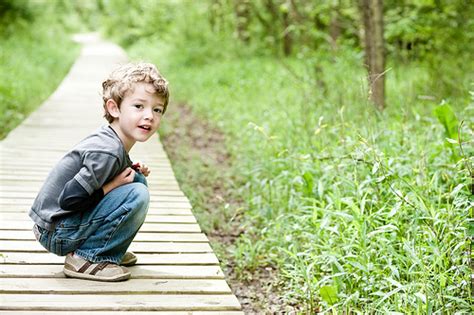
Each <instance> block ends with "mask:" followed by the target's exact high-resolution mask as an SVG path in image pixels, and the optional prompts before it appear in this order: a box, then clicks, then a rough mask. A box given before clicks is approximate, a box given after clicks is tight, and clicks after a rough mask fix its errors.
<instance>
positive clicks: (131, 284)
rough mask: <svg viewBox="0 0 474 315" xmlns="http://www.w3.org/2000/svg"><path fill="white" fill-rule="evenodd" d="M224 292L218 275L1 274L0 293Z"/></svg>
mask: <svg viewBox="0 0 474 315" xmlns="http://www.w3.org/2000/svg"><path fill="white" fill-rule="evenodd" d="M94 293H95V294H98V295H101V296H102V295H104V294H117V293H121V294H158V293H161V294H208V293H210V294H228V293H231V291H230V288H229V286H228V285H227V283H226V282H225V280H220V279H130V280H128V281H127V282H126V284H124V283H120V282H100V281H84V280H80V279H62V278H54V279H48V278H32V279H31V278H30V279H28V278H4V279H2V281H0V294H94Z"/></svg>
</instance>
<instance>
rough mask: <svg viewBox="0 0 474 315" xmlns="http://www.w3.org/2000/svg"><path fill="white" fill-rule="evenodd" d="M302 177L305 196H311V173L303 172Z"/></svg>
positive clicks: (312, 184)
mask: <svg viewBox="0 0 474 315" xmlns="http://www.w3.org/2000/svg"><path fill="white" fill-rule="evenodd" d="M303 179H304V181H305V184H306V185H305V193H306V195H307V196H311V195H312V194H313V186H314V181H313V175H312V174H311V173H310V172H305V173H304V174H303Z"/></svg>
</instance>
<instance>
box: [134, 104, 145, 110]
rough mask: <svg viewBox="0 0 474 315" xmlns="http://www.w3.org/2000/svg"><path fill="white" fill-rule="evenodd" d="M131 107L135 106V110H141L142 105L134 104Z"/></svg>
mask: <svg viewBox="0 0 474 315" xmlns="http://www.w3.org/2000/svg"><path fill="white" fill-rule="evenodd" d="M133 106H135V108H138V109H141V108H143V105H142V104H135V105H133Z"/></svg>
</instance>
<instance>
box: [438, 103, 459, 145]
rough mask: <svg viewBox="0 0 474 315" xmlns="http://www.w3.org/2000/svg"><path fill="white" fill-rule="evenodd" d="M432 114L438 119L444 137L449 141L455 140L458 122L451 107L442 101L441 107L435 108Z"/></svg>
mask: <svg viewBox="0 0 474 315" xmlns="http://www.w3.org/2000/svg"><path fill="white" fill-rule="evenodd" d="M434 114H435V115H436V117H437V118H438V121H439V122H440V123H441V124H442V125H443V127H444V131H445V133H446V136H447V137H448V138H451V139H457V138H458V131H457V128H458V124H459V122H458V119H457V118H456V115H455V114H454V111H453V109H452V107H451V105H449V103H447V102H444V101H443V102H442V103H441V105H439V106H437V107H436V108H435V110H434Z"/></svg>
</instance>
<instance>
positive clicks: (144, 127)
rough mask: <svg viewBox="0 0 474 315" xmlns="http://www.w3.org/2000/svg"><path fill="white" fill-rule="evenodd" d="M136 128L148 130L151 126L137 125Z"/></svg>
mask: <svg viewBox="0 0 474 315" xmlns="http://www.w3.org/2000/svg"><path fill="white" fill-rule="evenodd" d="M138 128H141V129H143V130H146V131H150V130H151V127H150V126H138Z"/></svg>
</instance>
